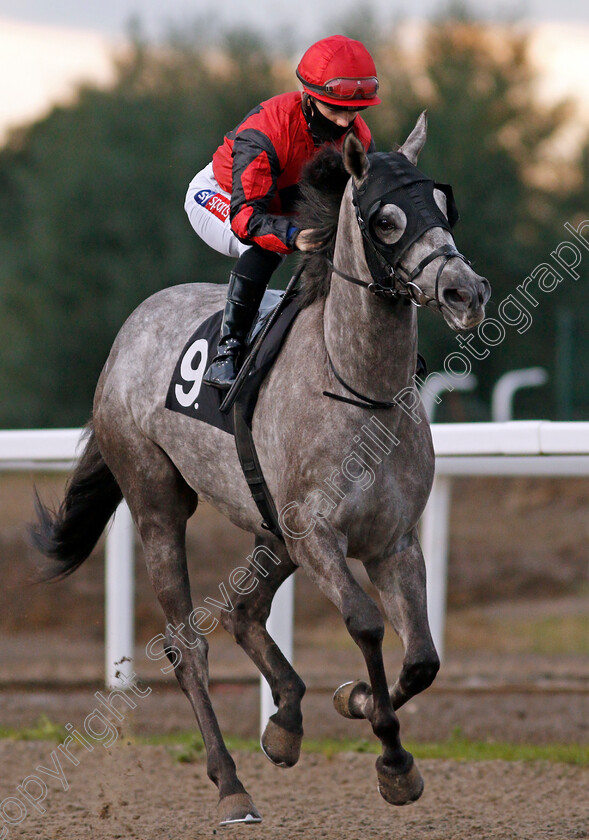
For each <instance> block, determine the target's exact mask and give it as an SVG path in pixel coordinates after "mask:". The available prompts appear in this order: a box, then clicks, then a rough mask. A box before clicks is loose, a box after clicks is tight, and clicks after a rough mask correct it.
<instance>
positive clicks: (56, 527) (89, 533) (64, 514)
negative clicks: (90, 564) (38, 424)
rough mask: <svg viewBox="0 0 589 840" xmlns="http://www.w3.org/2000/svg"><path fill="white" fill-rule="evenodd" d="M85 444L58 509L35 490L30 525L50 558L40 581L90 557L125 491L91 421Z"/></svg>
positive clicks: (72, 569)
mask: <svg viewBox="0 0 589 840" xmlns="http://www.w3.org/2000/svg"><path fill="white" fill-rule="evenodd" d="M86 437H87V440H86V446H85V448H84V452H83V453H82V456H81V458H80V459H79V461H78V464H77V466H76V467H75V469H74V471H73V473H72V475H71V477H70V479H69V481H68V484H67V487H66V491H65V498H64V499H63V501H62V503H61V505H60V506H59V509H58V510H57V511H53V510H50V509H49V508H48V507H46V506H45V505H44V504H43V503H42V502H41V499H40V498H39V495H38V493H37V492H36V491H35V511H36V515H37V516H36V522H35V523H33V524H31V525H30V527H29V535H30V539H31V542H32V544H33V546H34V547H35V548H36V549H37V550H38V551H39V552H40V553H41V554H43V555H44V556H45V557H47V558H48V560H49V561H50V562H49V563H47V564H44V565H42V566H41V568H40V569H39V575H38V576H37V577H36V579H37V580H42V581H48V580H60V579H61V578H64V577H67V575H71V573H72V572H75V570H76V569H77V568H78V566H81V565H82V563H83V562H84V560H85V559H86V558H87V557H88V555H89V554H90V552H91V551H92V549H93V548H94V546H95V545H96V543H97V542H98V538H99V537H100V535H101V534H102V532H103V531H104V529H105V527H106V524H107V522H108V520H109V519H110V517H111V516H112V515H113V513H114V512H115V510H116V509H117V506H118V504H119V502H120V501H121V499H122V498H123V494H122V493H121V490H120V487H119V485H118V484H117V482H116V480H115V477H114V475H113V474H112V472H111V471H110V470H109V468H108V467H107V465H106V463H105V462H104V458H103V457H102V453H101V452H100V449H99V448H98V444H97V442H96V437H95V435H94V429H93V426H92V423H91V422H90V423H89V424H88V426H87V428H86Z"/></svg>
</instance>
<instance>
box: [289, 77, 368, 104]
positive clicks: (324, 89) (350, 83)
mask: <svg viewBox="0 0 589 840" xmlns="http://www.w3.org/2000/svg"><path fill="white" fill-rule="evenodd" d="M297 76H298V77H299V80H300V81H301V82H302V84H303V85H304V86H305V87H306V88H309V90H313V91H316V92H317V93H323V94H325V95H326V96H333V98H334V99H341V100H343V101H345V100H346V99H373V98H374V97H375V96H376V92H377V91H378V79H377V78H376V76H370V77H368V78H364V79H358V78H356V77H355V76H353V77H351V78H349V79H348V78H343V77H340V78H337V79H330V80H329V81H328V82H326V83H325V84H324V85H312V84H311V83H310V82H307V81H306V80H305V79H303V78H302V77H301V76H300V75H299V74H298V73H297Z"/></svg>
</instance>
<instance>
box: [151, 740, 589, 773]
mask: <svg viewBox="0 0 589 840" xmlns="http://www.w3.org/2000/svg"><path fill="white" fill-rule="evenodd" d="M135 740H136V743H143V744H163V745H164V746H167V747H169V748H170V750H171V752H172V754H173V755H174V757H175V758H176V760H177V761H181V762H191V761H197V760H199V759H200V758H201V757H202V755H204V745H203V742H202V739H201V738H200V736H198V735H195V734H194V733H190V734H188V733H178V734H174V735H158V736H151V737H147V738H137V739H135ZM225 740H226V743H227V746H228V748H229V750H244V751H246V752H257V751H258V750H259V749H260V745H259V742H258V741H257V740H253V739H245V738H234V737H231V736H229V737H227V738H226V739H225ZM404 746H405V748H406V749H407V750H409V752H411V753H413V755H414V756H415V757H416V758H417V759H430V758H439V759H448V760H452V761H550V762H559V763H563V764H574V765H576V766H578V767H589V744H583V745H582V744H541V745H535V744H511V743H503V742H495V741H471V740H469V739H468V738H465V737H464V736H463V735H453V736H452V737H451V738H449V739H448V740H446V741H440V742H437V743H418V742H404ZM302 749H303V752H305V753H319V754H321V755H324V756H326V757H327V758H332V757H333V756H335V755H338V754H339V753H346V752H351V753H369V754H373V755H378V754H379V753H380V751H381V748H380V744H379V743H378V741H376V740H374V741H367V740H348V739H337V740H336V739H331V738H325V739H321V740H312V739H307V740H304V741H303V747H302Z"/></svg>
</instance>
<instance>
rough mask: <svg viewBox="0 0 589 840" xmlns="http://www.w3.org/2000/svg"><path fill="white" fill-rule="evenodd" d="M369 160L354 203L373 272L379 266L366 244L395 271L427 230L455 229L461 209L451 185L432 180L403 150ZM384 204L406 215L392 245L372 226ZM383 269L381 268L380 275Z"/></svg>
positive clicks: (354, 197) (355, 191)
mask: <svg viewBox="0 0 589 840" xmlns="http://www.w3.org/2000/svg"><path fill="white" fill-rule="evenodd" d="M368 159H369V162H370V168H369V170H368V172H367V175H366V177H365V179H364V183H362V184H361V186H360V187H356V184H355V183H354V185H353V199H354V205H355V207H356V214H357V216H358V222H359V224H360V227H361V229H362V233H363V236H364V245H365V251H366V258H367V261H368V266H369V268H370V269H371V272H374V270H375V269H376V268H377V267H376V265H375V260H374V257H375V256H376V255H375V254H374V253H372V254H371V253H370V250H371V249H369V248H368V247H367V246H368V244H370V245H372V247H373V248H374V249H376V251H378V252H379V253H380V254H381V255H382V257H385V259H386V263H388V265H389V266H391V267H392V268H393V270H394V268H395V267H396V266H397V264H398V262H399V260H400V259H401V257H402V256H403V254H404V253H405V251H406V250H407V249H408V248H409V247H410V246H411V245H413V243H414V242H415V241H416V240H417V239H419V237H420V236H421V235H422V234H423V233H425V231H426V230H429V229H430V228H433V227H441V228H444V229H445V230H448V231H450V230H452V228H453V227H454V225H455V224H456V222H457V221H458V218H459V216H458V210H457V208H456V203H455V201H454V195H453V193H452V187H451V186H450V185H449V184H438V183H436V182H435V181H432V180H431V178H428V177H427V176H426V175H424V174H423V172H420V170H419V169H417V167H416V166H413V164H412V163H410V162H409V161H408V160H407V158H406V157H405V156H404V155H402V154H401V153H400V152H376V153H374V154H370V155H369V156H368ZM391 185H394V186H391ZM434 189H439V190H441V191H442V192H443V193H444V194H445V196H446V201H447V209H448V218H446V216H445V215H444V213H443V212H442V211H441V210H440V208H439V207H438V205H437V204H436V201H435V198H434ZM385 204H396V205H397V206H398V207H400V208H401V209H402V210H403V212H404V213H405V215H406V217H407V227H406V228H405V230H404V232H403V235H402V236H401V238H400V239H399V240H398V241H397V242H394V243H392V244H391V245H387V244H386V243H384V242H382V241H381V240H380V239H379V238H378V237H377V236H376V235H375V233H374V231H373V229H372V221H373V218H374V216H375V214H376V213H377V211H378V210H379V208H380V207H381V206H383V205H385ZM382 268H383V266H381V267H380V271H378V274H379V275H380V276H381V278H382ZM373 276H375V275H374V273H373ZM375 279H376V278H375Z"/></svg>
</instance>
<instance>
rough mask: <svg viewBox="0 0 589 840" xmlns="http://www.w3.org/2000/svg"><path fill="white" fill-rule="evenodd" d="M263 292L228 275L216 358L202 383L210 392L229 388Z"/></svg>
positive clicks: (257, 284)
mask: <svg viewBox="0 0 589 840" xmlns="http://www.w3.org/2000/svg"><path fill="white" fill-rule="evenodd" d="M265 290H266V283H260V282H259V281H256V280H252V279H251V278H250V277H243V276H242V275H240V274H236V273H235V272H231V277H230V279H229V289H228V290H227V302H226V304H225V312H224V313H223V322H222V324H221V338H220V340H219V344H218V346H217V355H216V356H215V358H214V359H213V361H212V362H211V365H210V367H209V369H208V370H207V372H206V373H205V376H204V381H205V382H206V383H207V384H208V385H212V386H213V388H219V389H220V390H222V391H227V390H229V388H230V387H231V386H232V385H233V382H234V381H235V377H236V375H237V371H238V370H239V365H240V362H241V358H240V356H241V354H242V351H243V349H244V347H245V341H246V339H247V336H248V334H249V331H250V330H251V328H252V324H253V322H254V318H255V317H256V313H257V311H258V309H259V306H260V303H261V301H262V297H263V296H264V292H265Z"/></svg>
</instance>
